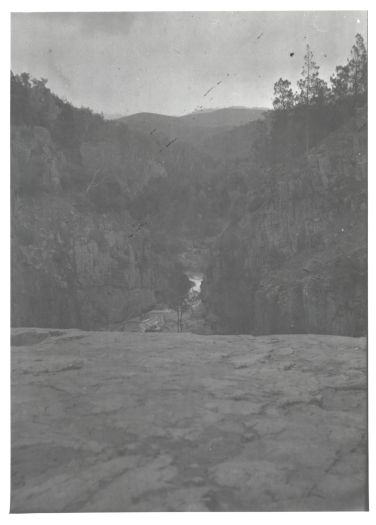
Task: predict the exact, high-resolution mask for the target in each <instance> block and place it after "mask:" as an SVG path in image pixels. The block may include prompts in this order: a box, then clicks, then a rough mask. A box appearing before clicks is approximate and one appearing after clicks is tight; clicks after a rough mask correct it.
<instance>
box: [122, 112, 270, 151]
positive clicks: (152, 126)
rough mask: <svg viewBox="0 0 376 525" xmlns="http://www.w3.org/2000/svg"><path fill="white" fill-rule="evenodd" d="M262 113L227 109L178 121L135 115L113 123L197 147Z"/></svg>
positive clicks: (154, 115) (195, 113)
mask: <svg viewBox="0 0 376 525" xmlns="http://www.w3.org/2000/svg"><path fill="white" fill-rule="evenodd" d="M265 111H266V109H265V108H247V107H230V108H222V109H215V110H203V111H197V112H194V113H190V114H188V115H183V116H181V117H173V116H168V115H161V114H157V113H136V114H134V115H130V116H127V117H122V118H120V119H118V120H116V122H118V123H121V124H126V125H127V126H128V127H129V129H131V130H132V131H137V132H139V133H142V134H149V135H155V136H157V137H160V138H161V137H163V138H165V139H166V140H173V139H178V140H184V141H187V142H190V143H192V144H194V145H197V146H198V145H201V144H202V141H203V140H206V139H208V138H209V137H211V136H213V135H216V134H217V133H221V132H224V131H227V130H230V129H232V128H234V127H237V126H243V125H245V124H249V123H250V122H253V121H255V120H259V119H262V118H263V113H264V112H265Z"/></svg>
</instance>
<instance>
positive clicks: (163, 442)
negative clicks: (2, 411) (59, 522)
mask: <svg viewBox="0 0 376 525" xmlns="http://www.w3.org/2000/svg"><path fill="white" fill-rule="evenodd" d="M12 343H13V346H12V498H11V511H12V512H15V513H20V512H84V511H268V510H273V511H281V510H290V511H291V510H310V511H315V510H363V509H365V508H366V505H367V503H366V492H367V488H366V487H367V484H366V473H367V469H366V464H367V463H366V462H367V458H366V452H367V428H366V425H367V415H366V396H367V389H366V388H367V386H366V341H365V339H364V338H357V339H355V338H348V337H337V336H321V335H283V336H263V337H252V336H240V335H239V336H212V335H210V336H200V335H193V334H188V333H182V334H170V333H145V334H140V333H130V332H129V333H120V332H82V331H79V330H49V329H31V328H28V329H26V328H25V329H20V328H18V329H14V330H12Z"/></svg>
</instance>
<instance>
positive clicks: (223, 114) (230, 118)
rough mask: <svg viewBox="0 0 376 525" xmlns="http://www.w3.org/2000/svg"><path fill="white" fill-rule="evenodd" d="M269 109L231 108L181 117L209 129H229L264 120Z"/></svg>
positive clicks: (186, 121)
mask: <svg viewBox="0 0 376 525" xmlns="http://www.w3.org/2000/svg"><path fill="white" fill-rule="evenodd" d="M265 111H268V109H267V108H247V107H230V108H221V109H215V110H203V111H196V112H194V113H190V114H188V115H184V116H183V117H180V119H181V120H183V121H184V122H185V123H187V124H190V125H193V126H204V127H208V128H216V127H222V128H229V127H235V126H243V125H245V124H248V123H249V122H253V121H254V120H259V119H262V118H263V113H264V112H265Z"/></svg>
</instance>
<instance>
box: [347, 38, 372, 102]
mask: <svg viewBox="0 0 376 525" xmlns="http://www.w3.org/2000/svg"><path fill="white" fill-rule="evenodd" d="M367 69H368V60H367V50H366V46H365V44H364V39H363V37H362V35H360V34H359V33H357V34H356V35H355V44H354V45H353V47H352V49H351V58H350V60H349V62H348V70H349V84H350V90H351V94H352V95H354V96H355V97H357V96H359V95H363V94H365V93H366V92H367V77H368V75H367Z"/></svg>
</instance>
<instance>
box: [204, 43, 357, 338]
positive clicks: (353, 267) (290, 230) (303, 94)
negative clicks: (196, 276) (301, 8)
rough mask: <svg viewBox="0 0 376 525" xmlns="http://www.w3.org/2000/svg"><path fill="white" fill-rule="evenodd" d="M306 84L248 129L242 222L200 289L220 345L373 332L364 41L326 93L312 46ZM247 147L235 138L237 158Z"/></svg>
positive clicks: (285, 89) (282, 83)
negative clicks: (230, 339)
mask: <svg viewBox="0 0 376 525" xmlns="http://www.w3.org/2000/svg"><path fill="white" fill-rule="evenodd" d="M302 75H303V78H302V79H301V80H300V81H299V83H298V91H297V92H296V93H294V92H293V90H292V88H291V84H290V82H289V81H287V80H283V79H280V80H279V81H278V82H277V83H276V84H275V86H274V94H275V100H274V111H273V112H270V113H269V114H268V116H267V118H266V120H265V121H264V122H261V123H257V125H256V126H252V127H250V126H248V127H247V128H246V129H245V132H246V133H248V136H249V137H250V142H251V140H252V141H253V147H252V148H251V151H250V152H249V153H248V154H245V155H243V158H241V157H240V156H239V157H238V159H237V162H238V171H239V173H241V175H240V174H239V184H238V187H237V196H236V199H235V203H236V204H234V205H233V209H234V210H235V209H236V213H235V212H234V213H233V214H232V217H231V221H230V223H229V225H228V227H227V228H226V229H225V231H224V232H223V233H222V235H221V236H220V237H219V239H218V240H217V242H216V243H215V245H214V247H213V249H212V258H211V264H210V268H209V269H208V271H207V273H206V280H205V282H204V296H205V301H206V304H207V308H208V310H209V311H210V313H211V316H212V322H213V323H214V325H215V327H216V328H215V329H216V331H219V332H221V333H229V332H230V333H232V332H233V333H282V332H283V333H293V332H300V333H301V332H316V333H333V334H346V335H360V334H364V333H365V332H366V326H367V307H366V304H367V299H366V296H367V288H366V283H367V278H366V272H367V248H366V242H367V228H366V224H367V113H366V112H367V109H366V104H367V55H366V50H365V47H364V43H363V39H362V38H361V37H360V35H357V37H356V43H355V45H354V47H353V49H352V52H351V58H350V59H349V61H348V63H347V64H346V65H345V66H343V67H338V68H337V70H336V73H335V75H333V76H332V77H331V86H330V87H329V86H328V85H327V84H326V83H325V82H324V81H323V80H322V79H320V78H319V67H318V66H317V65H316V64H315V62H314V59H313V54H312V52H311V50H310V49H309V46H307V54H306V57H305V65H304V68H303V72H302ZM236 133H237V134H238V133H239V130H236ZM234 138H235V137H234ZM230 140H231V136H230V133H229V134H227V136H226V142H227V143H229V141H230ZM244 142H245V141H244V140H243V142H240V141H239V140H237V139H236V138H235V140H234V144H236V145H234V147H235V148H236V147H239V144H240V145H241V148H243V144H244ZM234 162H236V161H235V160H234Z"/></svg>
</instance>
